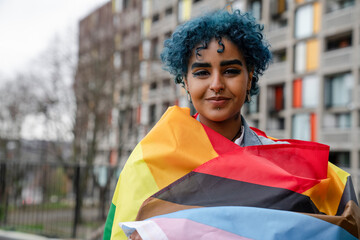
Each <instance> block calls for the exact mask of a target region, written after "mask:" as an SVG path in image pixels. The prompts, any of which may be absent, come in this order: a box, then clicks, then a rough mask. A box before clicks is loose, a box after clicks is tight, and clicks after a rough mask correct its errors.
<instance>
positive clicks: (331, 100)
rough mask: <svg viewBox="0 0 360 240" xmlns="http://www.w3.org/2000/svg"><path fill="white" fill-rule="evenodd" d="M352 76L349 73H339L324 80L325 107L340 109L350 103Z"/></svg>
mask: <svg viewBox="0 0 360 240" xmlns="http://www.w3.org/2000/svg"><path fill="white" fill-rule="evenodd" d="M352 88H353V76H352V74H351V73H341V74H337V75H333V76H329V77H326V79H325V106H326V107H341V106H347V105H348V104H349V103H350V102H351V92H352Z"/></svg>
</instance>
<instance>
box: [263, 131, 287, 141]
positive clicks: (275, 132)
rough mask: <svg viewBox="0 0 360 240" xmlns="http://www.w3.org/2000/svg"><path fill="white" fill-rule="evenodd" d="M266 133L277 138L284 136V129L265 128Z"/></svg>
mask: <svg viewBox="0 0 360 240" xmlns="http://www.w3.org/2000/svg"><path fill="white" fill-rule="evenodd" d="M266 135H267V136H269V137H273V138H277V139H284V138H286V133H285V130H276V129H272V130H266Z"/></svg>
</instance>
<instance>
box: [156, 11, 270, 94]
mask: <svg viewBox="0 0 360 240" xmlns="http://www.w3.org/2000/svg"><path fill="white" fill-rule="evenodd" d="M263 29H264V27H263V25H260V24H258V23H256V22H255V18H254V17H252V16H251V15H250V14H249V13H244V14H242V13H241V12H240V11H239V10H236V11H234V12H233V13H230V12H228V11H226V10H217V11H215V12H211V13H207V14H206V15H204V16H202V17H198V18H194V19H192V20H189V21H188V22H186V23H184V24H182V25H180V26H178V27H177V28H176V30H175V32H174V33H173V34H172V36H171V38H169V39H167V40H165V42H164V48H163V51H162V53H161V55H160V56H161V61H162V62H163V65H164V69H165V70H167V71H168V72H170V73H171V74H172V75H174V76H175V83H177V84H182V85H183V86H184V77H185V76H186V73H187V70H188V69H187V67H188V62H189V59H190V57H191V54H192V51H193V49H194V48H195V46H197V45H199V44H202V45H201V46H200V47H198V48H196V49H195V52H196V55H200V53H199V50H201V49H204V48H207V44H208V43H209V42H210V41H211V40H212V39H214V38H215V39H217V40H218V42H219V46H220V49H218V52H222V51H223V50H224V45H223V44H222V42H221V38H222V37H224V38H226V39H228V40H230V41H231V42H232V43H234V44H235V45H236V46H237V47H238V48H239V50H240V52H241V53H242V54H243V56H244V59H245V62H246V67H247V69H248V70H249V72H253V76H252V84H251V90H250V95H256V94H257V93H258V92H259V86H258V80H259V75H262V74H263V72H264V71H265V70H266V68H267V67H268V65H269V63H270V61H271V53H270V50H269V44H268V43H267V42H266V41H265V40H264V38H263V35H262V33H261V32H262V30H263Z"/></svg>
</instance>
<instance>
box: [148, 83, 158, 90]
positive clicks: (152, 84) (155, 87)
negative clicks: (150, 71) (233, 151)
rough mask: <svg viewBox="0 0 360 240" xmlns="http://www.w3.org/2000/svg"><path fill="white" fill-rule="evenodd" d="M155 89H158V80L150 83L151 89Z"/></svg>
mask: <svg viewBox="0 0 360 240" xmlns="http://www.w3.org/2000/svg"><path fill="white" fill-rule="evenodd" d="M155 89H157V82H152V83H150V90H155Z"/></svg>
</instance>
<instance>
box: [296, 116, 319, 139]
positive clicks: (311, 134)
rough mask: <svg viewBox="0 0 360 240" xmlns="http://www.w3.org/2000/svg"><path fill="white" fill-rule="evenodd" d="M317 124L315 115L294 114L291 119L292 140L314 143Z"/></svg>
mask: <svg viewBox="0 0 360 240" xmlns="http://www.w3.org/2000/svg"><path fill="white" fill-rule="evenodd" d="M316 134H317V124H316V114H315V113H301V114H295V115H294V116H293V118H292V138H295V139H300V140H306V141H316V138H317V136H316Z"/></svg>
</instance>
